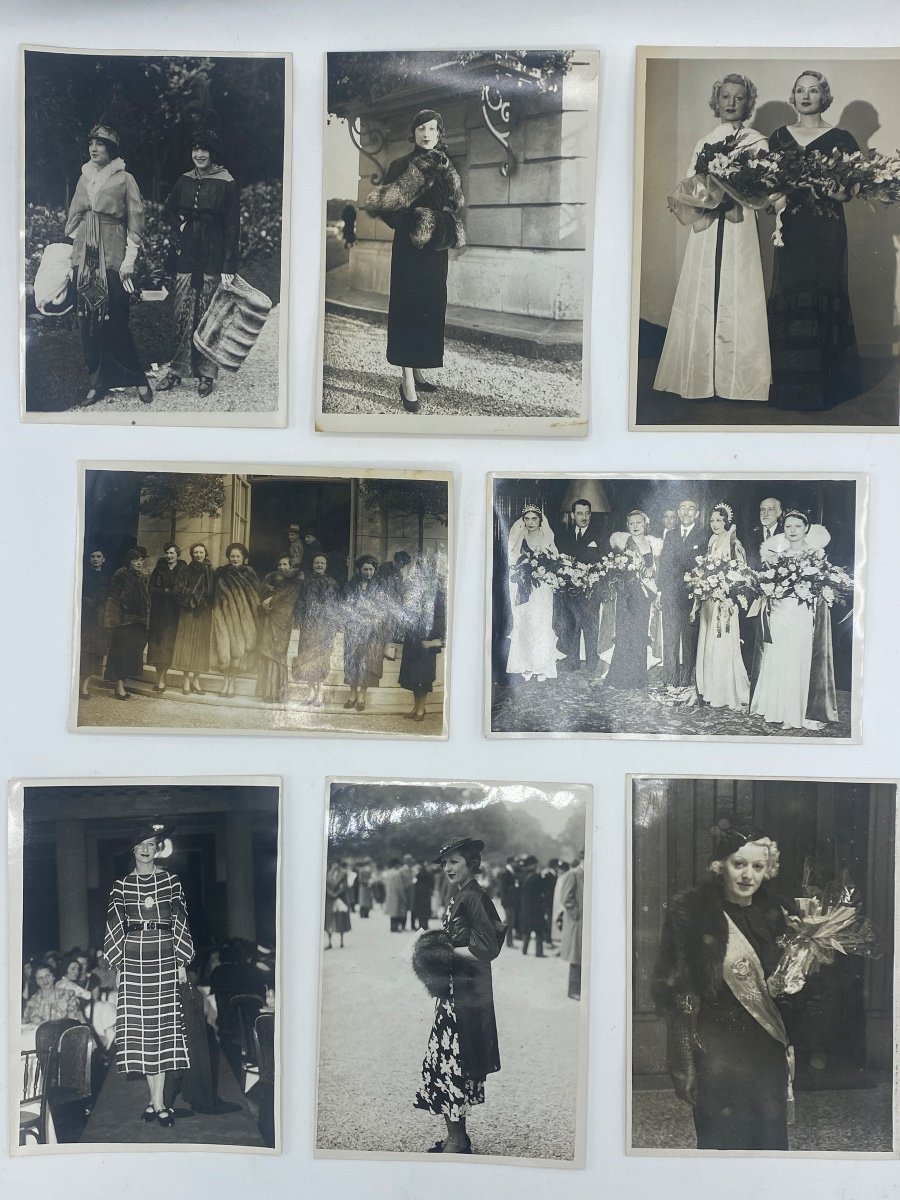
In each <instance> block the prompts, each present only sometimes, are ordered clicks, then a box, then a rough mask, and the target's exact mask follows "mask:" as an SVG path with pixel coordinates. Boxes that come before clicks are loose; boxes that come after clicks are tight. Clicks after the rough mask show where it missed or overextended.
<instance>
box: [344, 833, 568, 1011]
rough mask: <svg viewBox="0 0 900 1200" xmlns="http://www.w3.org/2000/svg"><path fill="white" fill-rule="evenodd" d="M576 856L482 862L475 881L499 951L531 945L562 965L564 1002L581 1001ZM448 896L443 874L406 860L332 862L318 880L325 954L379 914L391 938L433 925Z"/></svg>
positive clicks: (526, 856) (526, 948) (449, 889)
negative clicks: (499, 934)
mask: <svg viewBox="0 0 900 1200" xmlns="http://www.w3.org/2000/svg"><path fill="white" fill-rule="evenodd" d="M582 861H583V853H582V854H580V855H577V856H576V857H575V858H574V859H573V860H572V861H571V862H569V861H566V860H563V859H559V858H549V859H548V860H547V861H546V862H545V863H544V864H541V863H540V862H539V861H538V859H537V858H536V857H535V855H533V854H523V855H519V856H516V855H510V856H509V857H508V858H507V859H506V860H505V862H502V863H490V862H484V863H482V864H481V865H480V867H479V870H478V873H477V880H478V883H479V884H480V886H481V887H482V888H483V889H484V891H485V893H486V894H487V895H488V896H489V897H490V898H491V900H492V901H495V902H496V903H497V904H498V905H499V908H500V911H501V914H502V917H503V923H504V926H505V931H506V932H505V944H506V946H507V947H516V946H521V951H522V953H523V954H525V955H527V954H528V951H529V948H530V947H531V945H532V938H533V939H534V943H533V944H534V953H535V956H536V957H537V958H545V957H548V956H550V955H556V956H559V957H560V958H563V959H565V960H566V961H567V962H568V963H569V964H570V971H569V996H570V997H571V998H572V999H574V1000H577V999H580V998H581V911H582V900H583V894H584V868H583V866H582ZM452 896H453V885H452V883H451V881H450V880H449V878H448V877H447V874H446V873H445V872H444V871H442V870H440V869H438V868H436V867H434V866H433V865H429V864H428V863H427V862H424V861H422V860H421V859H416V858H415V857H414V856H413V855H412V854H402V855H400V854H397V855H394V856H391V857H388V858H386V859H385V860H384V861H383V863H382V862H376V861H375V860H374V859H373V858H371V857H369V856H366V857H364V858H341V859H334V860H332V861H331V862H330V863H329V865H328V868H327V871H326V875H325V934H326V938H327V941H326V944H325V949H326V950H330V949H332V948H334V945H335V938H337V939H338V941H337V945H338V946H339V947H340V948H343V946H344V936H345V934H348V933H349V932H350V931H351V928H352V918H353V916H354V915H358V916H359V918H360V919H362V920H369V919H370V918H371V917H372V916H373V915H376V914H377V910H380V915H381V916H382V917H385V918H387V920H388V923H389V929H390V932H391V933H403V932H405V931H409V932H416V931H417V930H418V931H421V930H426V929H430V928H432V927H433V924H432V923H433V922H437V923H440V922H441V920H442V919H443V917H444V914H445V913H446V911H447V909H448V907H449V905H450V902H451V899H452Z"/></svg>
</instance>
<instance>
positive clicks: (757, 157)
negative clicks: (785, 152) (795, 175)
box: [668, 129, 781, 229]
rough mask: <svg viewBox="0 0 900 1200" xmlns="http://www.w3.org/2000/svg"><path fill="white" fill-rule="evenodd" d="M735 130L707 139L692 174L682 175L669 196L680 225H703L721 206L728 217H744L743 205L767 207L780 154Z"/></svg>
mask: <svg viewBox="0 0 900 1200" xmlns="http://www.w3.org/2000/svg"><path fill="white" fill-rule="evenodd" d="M746 141H747V134H746V133H745V131H744V130H741V129H739V130H738V131H737V133H734V134H732V135H731V136H730V137H727V138H725V139H724V140H723V141H721V142H712V143H708V144H707V145H705V146H704V147H703V149H702V150H701V151H700V153H699V154H698V155H697V161H696V163H695V164H694V172H695V173H694V174H693V175H691V176H690V177H689V178H688V179H683V180H682V181H681V183H679V184H678V186H677V187H676V188H675V191H674V192H673V193H672V195H671V196H669V197H668V202H669V211H670V212H672V213H674V215H675V217H676V218H677V219H678V220H679V221H680V222H681V224H682V225H694V226H696V225H697V224H698V222H699V227H700V228H701V229H702V228H705V227H706V226H707V225H709V224H711V223H712V221H713V219H714V217H715V215H716V213H717V210H718V209H720V208H722V209H723V211H724V213H725V219H726V220H728V221H733V222H739V221H743V219H744V214H743V208H753V209H758V208H766V207H767V205H768V204H769V203H770V200H769V197H770V195H771V193H772V192H775V191H777V190H778V188H779V186H780V178H781V177H780V166H779V155H778V153H777V152H775V151H767V150H763V149H761V148H760V147H759V146H758V145H756V144H754V145H746V144H745V143H746Z"/></svg>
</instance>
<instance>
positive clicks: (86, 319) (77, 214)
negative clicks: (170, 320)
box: [66, 120, 153, 404]
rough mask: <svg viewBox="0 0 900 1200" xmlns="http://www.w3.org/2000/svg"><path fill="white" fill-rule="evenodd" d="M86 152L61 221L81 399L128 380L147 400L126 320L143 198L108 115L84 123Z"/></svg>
mask: <svg viewBox="0 0 900 1200" xmlns="http://www.w3.org/2000/svg"><path fill="white" fill-rule="evenodd" d="M88 155H89V158H88V161H87V162H86V163H85V164H84V166H83V167H82V168H81V177H80V178H79V180H78V186H77V187H76V188H75V195H74V196H73V197H72V203H71V205H70V206H69V216H68V220H67V221H66V237H67V238H73V239H74V245H73V247H72V272H73V280H74V283H75V288H76V292H77V296H78V317H79V324H80V326H81V347H82V351H83V353H84V361H85V364H86V366H87V369H88V374H89V376H90V388H89V390H88V392H87V395H86V396H85V398H84V400H83V401H82V403H84V404H95V403H96V402H97V401H98V400H101V399H102V398H103V396H104V395H105V394H106V393H107V392H108V391H109V389H110V388H124V387H133V388H137V393H138V397H139V398H140V399H141V400H142V401H143V403H145V404H149V403H150V402H151V401H152V399H153V393H152V392H151V390H150V385H149V384H148V383H147V376H146V374H145V373H144V370H143V368H142V367H141V365H140V362H139V361H138V353H137V348H136V346H135V344H134V338H133V337H132V336H131V330H130V328H129V325H128V320H129V313H130V307H131V296H132V295H133V294H134V267H135V261H136V259H137V255H138V251H139V250H140V247H141V241H142V239H143V235H144V203H143V201H142V199H141V193H140V189H139V188H138V185H137V183H136V182H135V179H134V176H133V175H129V173H128V172H127V171H126V170H125V163H124V161H123V159H122V157H121V155H120V153H119V132H118V129H117V128H116V126H115V125H114V124H113V123H112V122H111V121H110V120H103V121H100V122H99V123H98V124H96V125H95V126H94V127H93V129H92V130H91V132H90V138H89V140H88Z"/></svg>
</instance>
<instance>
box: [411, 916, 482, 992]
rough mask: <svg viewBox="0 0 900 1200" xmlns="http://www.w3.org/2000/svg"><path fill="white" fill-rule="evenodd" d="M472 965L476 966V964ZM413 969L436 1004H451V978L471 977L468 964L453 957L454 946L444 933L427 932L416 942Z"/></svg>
mask: <svg viewBox="0 0 900 1200" xmlns="http://www.w3.org/2000/svg"><path fill="white" fill-rule="evenodd" d="M473 965H475V966H477V964H475V963H474V960H473ZM412 969H413V970H414V971H415V973H416V975H417V976H418V978H419V979H420V980H421V982H422V983H423V984H424V985H425V990H426V991H427V992H428V994H429V995H431V996H434V998H435V999H436V1000H449V998H450V978H451V976H452V975H456V976H459V975H464V974H465V975H469V974H472V971H471V969H470V967H469V963H468V962H467V961H466V960H465V959H464V958H460V957H459V956H458V955H454V953H453V943H452V942H451V941H450V936H449V934H448V933H447V932H446V930H443V929H426V930H425V932H424V933H422V934H420V935H419V937H418V938H416V942H415V945H414V946H413V952H412Z"/></svg>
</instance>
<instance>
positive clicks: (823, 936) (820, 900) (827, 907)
mask: <svg viewBox="0 0 900 1200" xmlns="http://www.w3.org/2000/svg"><path fill="white" fill-rule="evenodd" d="M797 906H798V908H799V909H800V915H799V916H793V915H792V914H790V913H788V914H786V916H785V920H786V922H787V927H788V931H787V933H785V934H784V935H783V936H782V938H781V939H780V941H781V944H782V947H783V952H782V955H781V960H780V962H779V963H778V966H777V967H776V968H775V970H774V971H773V972H772V974H771V975H770V976H769V978H768V980H767V982H766V986H767V987H768V990H769V994H770V995H771V996H773V997H777V996H782V995H787V996H792V995H794V994H795V993H796V992H799V991H800V990H801V988H802V987H803V985H804V984H805V983H806V981H807V979H808V978H809V976H810V975H813V974H815V972H816V971H818V970H819V969H820V968H821V967H823V966H828V965H830V964H831V963H833V962H834V958H835V955H836V954H858V955H860V956H861V957H863V958H878V957H879V956H880V954H881V948H880V946H879V945H878V941H877V939H876V937H875V930H874V929H873V927H872V922H871V921H870V920H869V918H868V917H864V916H862V915H861V911H860V910H861V907H862V902H861V897H860V896H859V892H858V891H857V889H856V887H854V885H853V882H852V880H851V879H850V877H849V874H848V873H847V872H844V876H843V878H842V879H835V880H833V881H832V882H831V883H829V884H828V885H827V887H825V888H824V889H823V891H822V894H821V896H803V897H800V898H798V900H797Z"/></svg>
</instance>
